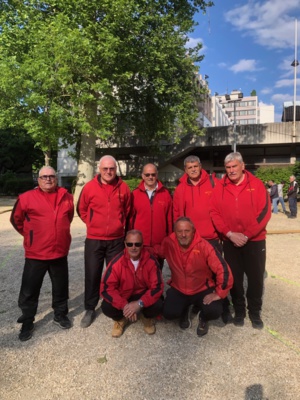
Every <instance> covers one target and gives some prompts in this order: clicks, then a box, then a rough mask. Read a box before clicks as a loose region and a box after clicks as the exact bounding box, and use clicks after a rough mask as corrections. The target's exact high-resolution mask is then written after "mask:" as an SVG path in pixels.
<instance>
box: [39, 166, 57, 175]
mask: <svg viewBox="0 0 300 400" xmlns="http://www.w3.org/2000/svg"><path fill="white" fill-rule="evenodd" d="M46 168H47V169H51V170H52V171H53V175H55V176H56V171H55V169H54V168H53V167H50V166H49V165H44V166H43V167H42V168H41V169H40V170H39V175H38V176H40V174H41V171H42V170H43V169H46Z"/></svg>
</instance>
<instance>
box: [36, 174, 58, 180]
mask: <svg viewBox="0 0 300 400" xmlns="http://www.w3.org/2000/svg"><path fill="white" fill-rule="evenodd" d="M55 178H56V176H55V175H42V176H39V179H42V180H43V181H46V180H47V179H51V180H52V179H55Z"/></svg>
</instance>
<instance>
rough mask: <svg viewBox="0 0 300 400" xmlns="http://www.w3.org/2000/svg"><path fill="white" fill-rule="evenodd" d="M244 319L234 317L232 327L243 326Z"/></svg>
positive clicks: (242, 317) (238, 316)
mask: <svg viewBox="0 0 300 400" xmlns="http://www.w3.org/2000/svg"><path fill="white" fill-rule="evenodd" d="M244 320H245V317H244V316H243V315H235V316H234V318H233V325H235V326H244Z"/></svg>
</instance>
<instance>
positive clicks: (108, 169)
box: [101, 167, 116, 172]
mask: <svg viewBox="0 0 300 400" xmlns="http://www.w3.org/2000/svg"><path fill="white" fill-rule="evenodd" d="M101 169H102V171H104V172H107V171H114V170H115V169H116V168H115V167H111V168H106V167H104V168H101Z"/></svg>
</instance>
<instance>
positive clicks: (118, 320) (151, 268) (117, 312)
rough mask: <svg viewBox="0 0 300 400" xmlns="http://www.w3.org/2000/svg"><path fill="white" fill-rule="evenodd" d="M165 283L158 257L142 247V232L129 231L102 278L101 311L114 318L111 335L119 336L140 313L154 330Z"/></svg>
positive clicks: (147, 328)
mask: <svg viewBox="0 0 300 400" xmlns="http://www.w3.org/2000/svg"><path fill="white" fill-rule="evenodd" d="M163 287H164V284H163V279H162V274H161V271H160V269H159V265H158V262H157V260H156V258H154V257H153V256H152V255H150V253H149V252H148V251H147V250H146V249H144V248H143V236H142V232H140V231H138V230H130V231H128V232H127V235H126V238H125V250H124V251H123V252H121V253H120V254H119V255H118V256H117V257H115V258H114V259H113V260H112V261H111V262H110V264H109V265H108V267H107V269H106V271H105V273H104V275H103V279H102V282H101V290H100V291H101V296H102V297H103V301H102V305H101V308H102V311H103V313H104V314H105V315H106V316H107V317H109V318H112V319H113V320H114V321H115V322H114V326H113V330H112V336H113V337H116V338H117V337H120V336H121V335H122V334H123V331H124V328H125V326H126V325H127V324H128V322H136V321H137V319H138V316H139V315H140V317H141V320H142V322H143V325H144V331H145V332H146V333H147V334H148V335H152V334H154V333H155V331H156V329H155V324H154V318H155V317H156V316H157V315H159V314H160V313H161V311H162V305H163V302H162V299H161V295H162V293H163Z"/></svg>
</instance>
